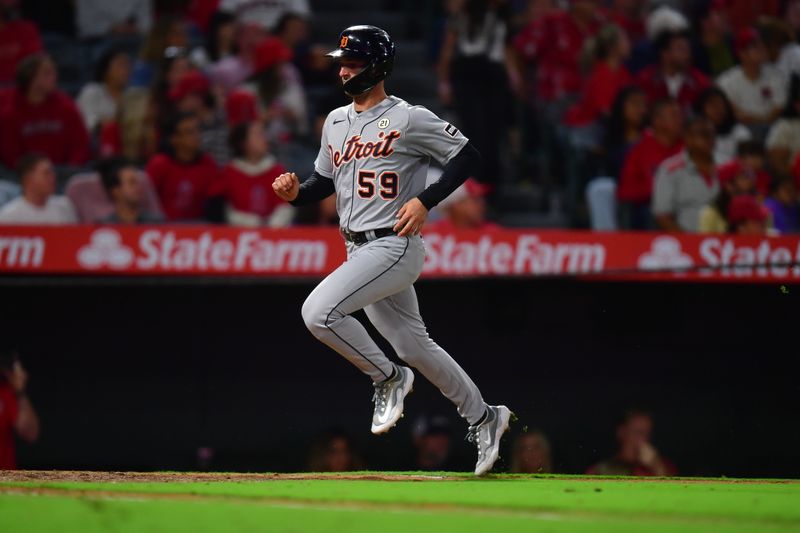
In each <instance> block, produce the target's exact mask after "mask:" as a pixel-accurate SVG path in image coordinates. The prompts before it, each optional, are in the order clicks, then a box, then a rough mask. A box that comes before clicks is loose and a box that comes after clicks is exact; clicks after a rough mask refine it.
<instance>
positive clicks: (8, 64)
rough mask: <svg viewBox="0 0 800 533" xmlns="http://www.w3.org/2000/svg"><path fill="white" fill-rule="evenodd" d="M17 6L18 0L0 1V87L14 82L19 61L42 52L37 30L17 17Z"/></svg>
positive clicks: (34, 26) (31, 24)
mask: <svg viewBox="0 0 800 533" xmlns="http://www.w3.org/2000/svg"><path fill="white" fill-rule="evenodd" d="M18 4H19V0H0V86H2V85H8V84H11V83H12V82H13V81H14V75H15V74H16V72H17V65H19V63H20V61H22V60H23V59H25V58H26V57H28V56H31V55H33V54H36V53H38V52H40V51H41V50H42V39H41V37H40V36H39V30H38V29H37V27H36V25H35V24H33V23H32V22H29V21H27V20H24V19H22V18H21V17H20V16H19V12H18V11H17V5H18Z"/></svg>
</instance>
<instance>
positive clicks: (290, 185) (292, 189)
mask: <svg viewBox="0 0 800 533" xmlns="http://www.w3.org/2000/svg"><path fill="white" fill-rule="evenodd" d="M272 190H274V191H275V194H277V195H278V198H280V199H281V200H285V201H287V202H291V201H292V200H294V199H295V198H297V194H298V193H299V192H300V178H298V177H297V174H295V173H294V172H286V173H285V174H281V175H280V176H278V177H277V178H275V181H273V182H272Z"/></svg>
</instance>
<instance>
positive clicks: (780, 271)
mask: <svg viewBox="0 0 800 533" xmlns="http://www.w3.org/2000/svg"><path fill="white" fill-rule="evenodd" d="M424 239H425V243H426V250H427V257H426V260H425V267H424V271H423V274H422V275H423V277H427V278H448V277H449V278H453V277H482V276H577V277H581V278H583V279H618V280H663V281H670V280H674V281H744V282H798V281H800V265H799V263H800V237H798V236H791V237H763V238H762V237H732V236H728V235H677V234H658V233H636V232H618V233H599V232H598V233H594V232H587V231H558V230H543V231H536V230H511V229H508V230H491V231H486V232H474V231H454V232H446V233H441V232H433V231H431V232H426V233H425V234H424ZM344 260H345V248H344V244H343V241H342V238H341V237H340V235H339V232H338V231H337V230H336V229H335V228H292V229H283V230H270V229H259V230H249V229H237V228H230V227H216V226H137V227H121V226H115V227H110V226H109V227H98V226H69V227H63V226H59V227H12V226H6V227H0V274H6V275H8V274H44V275H48V274H80V275H98V276H114V275H117V276H118V275H125V276H244V277H253V276H264V277H270V276H272V277H300V278H320V277H323V276H325V275H326V274H327V273H328V272H331V271H332V270H333V269H335V268H336V267H337V266H338V265H339V264H341V262H342V261H344Z"/></svg>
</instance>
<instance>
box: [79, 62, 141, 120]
mask: <svg viewBox="0 0 800 533" xmlns="http://www.w3.org/2000/svg"><path fill="white" fill-rule="evenodd" d="M130 75H131V58H130V56H129V55H128V54H127V53H126V52H124V51H122V50H117V49H111V50H109V51H108V52H106V53H105V54H103V55H102V56H101V57H100V59H99V60H98V62H97V65H96V67H95V74H94V81H92V82H89V83H87V84H86V85H85V86H84V87H83V89H81V92H80V94H79V95H78V98H77V101H76V103H77V104H78V109H80V111H81V114H82V115H83V119H84V121H85V122H86V127H87V129H88V130H89V132H91V133H93V134H94V133H97V132H98V131H99V129H100V127H101V126H102V124H104V123H107V122H110V121H112V120H114V119H116V117H117V108H118V107H119V104H120V101H121V100H122V94H123V93H124V92H125V89H126V88H127V86H128V80H129V78H130Z"/></svg>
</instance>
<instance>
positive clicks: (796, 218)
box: [764, 177, 800, 233]
mask: <svg viewBox="0 0 800 533" xmlns="http://www.w3.org/2000/svg"><path fill="white" fill-rule="evenodd" d="M764 207H766V208H767V209H768V210H769V212H770V214H771V215H772V225H773V227H774V228H775V229H776V230H777V231H779V232H780V233H798V232H800V197H798V195H797V186H796V185H795V183H794V180H792V178H789V177H786V178H783V179H780V180H776V181H775V183H774V184H773V188H772V195H771V196H770V197H769V198H767V199H766V200H765V201H764Z"/></svg>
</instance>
